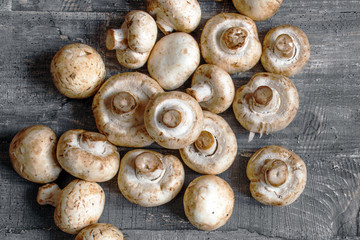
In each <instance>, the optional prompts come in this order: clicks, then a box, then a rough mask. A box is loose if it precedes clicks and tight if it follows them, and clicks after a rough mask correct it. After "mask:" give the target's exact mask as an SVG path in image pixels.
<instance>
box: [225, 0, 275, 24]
mask: <svg viewBox="0 0 360 240" xmlns="http://www.w3.org/2000/svg"><path fill="white" fill-rule="evenodd" d="M232 2H233V4H234V6H235V8H236V10H238V11H239V12H240V13H241V14H244V15H245V16H248V17H249V18H251V19H253V20H255V21H264V20H266V19H269V18H271V17H272V16H273V15H274V14H275V13H276V11H277V10H278V9H279V8H280V5H281V3H282V0H232Z"/></svg>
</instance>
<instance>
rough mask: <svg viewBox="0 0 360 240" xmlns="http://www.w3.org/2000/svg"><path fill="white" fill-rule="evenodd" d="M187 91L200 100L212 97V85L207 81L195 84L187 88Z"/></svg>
mask: <svg viewBox="0 0 360 240" xmlns="http://www.w3.org/2000/svg"><path fill="white" fill-rule="evenodd" d="M186 92H187V94H189V95H190V96H192V97H193V98H195V99H196V101H198V102H205V101H208V100H209V99H211V97H212V89H211V86H210V85H209V84H207V83H199V84H195V85H193V86H192V87H191V88H188V89H186Z"/></svg>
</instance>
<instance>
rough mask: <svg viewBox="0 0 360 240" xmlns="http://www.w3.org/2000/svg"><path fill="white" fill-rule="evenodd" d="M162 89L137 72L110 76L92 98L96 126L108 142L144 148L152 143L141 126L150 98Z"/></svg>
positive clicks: (150, 79)
mask: <svg viewBox="0 0 360 240" xmlns="http://www.w3.org/2000/svg"><path fill="white" fill-rule="evenodd" d="M162 92H164V90H163V89H162V88H161V87H160V86H159V84H158V83H157V82H156V81H155V80H154V79H152V78H150V77H148V76H147V75H145V74H142V73H138V72H127V73H120V74H117V75H114V76H112V77H110V78H109V79H108V80H107V81H106V82H105V83H104V84H103V86H102V87H101V88H100V90H99V91H98V93H97V94H96V95H95V97H94V100H93V105H92V108H93V113H94V117H95V121H96V125H97V128H98V129H99V131H100V132H101V133H103V134H104V135H105V136H106V137H107V139H108V141H109V142H111V143H113V144H115V145H117V146H123V147H145V146H148V145H150V144H151V143H153V140H152V138H151V137H150V136H149V134H148V133H147V131H146V129H145V126H144V110H145V106H146V104H147V103H148V101H149V99H150V98H152V97H154V96H155V95H157V94H158V93H162Z"/></svg>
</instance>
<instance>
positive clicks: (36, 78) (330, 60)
mask: <svg viewBox="0 0 360 240" xmlns="http://www.w3.org/2000/svg"><path fill="white" fill-rule="evenodd" d="M199 2H200V4H201V7H202V11H203V16H202V22H201V24H200V26H199V28H198V29H197V30H196V31H195V32H194V33H193V34H192V35H193V36H194V37H195V38H196V39H197V40H199V38H200V34H201V30H202V28H203V26H204V24H205V22H206V20H208V19H209V18H210V17H212V16H214V15H215V14H217V13H219V12H235V9H234V8H233V6H232V3H231V1H229V0H225V1H224V2H216V1H215V0H206V1H199ZM132 9H143V10H144V9H145V6H144V1H142V0H135V1H124V0H97V1H95V0H81V1H75V0H63V1H60V0H59V1H51V0H36V1H35V0H12V1H11V0H0V53H1V54H0V141H1V146H0V150H1V155H0V168H1V170H0V190H1V191H0V193H1V194H0V239H73V238H74V236H71V235H67V234H65V233H62V232H61V231H60V230H58V229H57V228H56V226H55V225H54V223H53V216H52V212H53V209H52V208H51V207H48V206H45V207H44V206H39V205H37V203H36V201H35V197H36V192H37V188H38V187H39V185H37V184H34V183H31V182H28V181H26V180H24V179H22V178H21V177H20V176H18V175H17V174H16V173H15V172H14V171H13V169H12V167H11V165H10V162H9V157H8V147H9V143H10V141H11V139H12V137H13V136H14V135H15V134H16V132H18V131H19V130H21V129H22V128H23V127H26V126H29V125H33V124H45V125H48V126H50V127H51V128H52V129H54V131H55V132H56V133H57V135H58V136H60V135H61V134H62V133H63V132H65V131H66V130H69V129H74V128H81V129H86V130H93V131H96V126H95V122H94V119H93V116H92V112H91V102H92V99H91V98H90V99H86V100H71V99H68V98H66V97H64V96H62V95H61V94H60V93H59V92H58V91H57V90H56V88H55V87H54V85H53V83H52V80H51V76H50V73H49V65H50V61H51V58H52V56H53V55H54V54H55V52H56V51H57V50H58V49H59V48H60V47H62V46H64V45H66V44H69V43H73V42H83V43H86V44H89V45H91V46H93V47H95V48H96V49H97V50H98V51H99V52H100V54H101V55H102V56H103V58H104V59H105V61H106V66H107V76H108V77H109V76H111V75H114V74H116V73H119V72H124V71H128V70H126V69H125V68H122V67H120V66H119V65H118V63H117V61H116V58H115V54H114V53H113V52H110V51H106V49H105V46H104V40H105V37H104V34H105V31H106V29H107V28H110V27H113V26H120V24H121V22H122V20H123V17H124V16H125V14H126V13H127V12H128V11H129V10H132ZM281 24H293V25H295V26H298V27H300V28H301V29H303V30H304V31H305V32H306V34H307V35H308V38H309V41H310V44H311V51H312V55H311V58H310V61H309V63H308V64H307V66H306V67H305V69H304V70H303V71H302V72H301V73H299V74H297V75H296V76H294V77H292V80H293V81H294V83H295V85H296V87H297V88H298V91H299V96H300V109H299V111H298V114H297V116H296V118H295V120H294V122H293V123H291V124H290V126H289V127H288V128H286V129H285V130H283V131H280V132H278V133H274V134H270V135H267V136H263V137H262V138H261V139H259V138H258V136H257V137H255V139H254V140H253V141H252V142H250V143H248V142H247V135H248V133H247V132H246V131H245V130H244V129H243V128H242V127H241V126H240V125H239V124H238V123H237V121H236V120H235V118H234V116H233V113H232V110H231V109H230V110H227V111H226V112H225V113H223V114H221V115H222V116H223V117H224V118H225V119H226V120H227V121H228V122H229V123H230V125H231V126H232V129H233V130H234V132H235V133H236V136H237V140H238V148H239V151H238V155H237V158H236V161H235V162H234V164H233V165H232V166H231V168H230V169H229V170H228V171H226V172H225V173H223V174H221V175H220V176H221V177H222V178H224V179H225V180H226V181H228V182H229V183H230V185H231V186H232V188H233V189H234V192H235V196H236V202H235V208H234V213H233V215H232V216H231V218H230V220H229V221H228V223H227V224H226V225H225V226H223V227H222V228H220V229H218V230H216V231H213V232H202V231H197V230H196V229H195V228H194V227H193V226H192V225H191V224H190V223H189V222H188V221H187V220H186V217H185V214H184V211H183V207H182V196H183V193H184V189H185V187H186V186H187V185H188V184H189V182H190V181H191V180H192V179H194V178H195V177H197V176H199V174H197V173H194V172H193V171H191V170H190V169H188V168H186V181H185V186H184V189H183V190H182V191H181V192H180V194H179V195H178V196H177V197H176V198H175V199H174V200H173V201H172V202H170V203H169V204H166V205H164V206H161V207H156V208H143V207H139V206H136V205H134V204H131V203H130V202H128V201H127V200H126V199H124V197H122V195H121V193H120V192H119V190H118V188H117V184H116V180H115V179H113V180H111V181H109V182H106V183H102V184H101V186H102V187H103V188H104V190H105V193H106V197H107V200H106V206H105V210H104V213H103V215H102V217H101V219H100V222H108V223H111V224H114V225H115V226H117V227H119V228H120V229H121V230H123V232H124V234H125V236H126V237H127V239H146V240H150V239H268V238H275V239H332V238H334V239H343V238H345V237H346V238H348V239H359V238H360V215H359V214H360V212H359V209H360V206H359V203H360V138H359V135H360V107H359V102H360V70H359V67H360V57H359V56H360V27H359V25H360V3H359V1H358V0H342V1H340V0H333V1H326V0H313V1H308V0H298V1H288V0H284V2H283V4H282V6H281V8H280V10H279V11H278V13H277V14H276V15H275V16H274V17H273V18H271V19H269V20H267V21H265V22H257V26H258V30H259V35H260V38H261V40H262V39H263V37H264V35H265V34H266V32H267V31H268V30H270V29H271V28H273V27H275V26H277V25H281ZM160 36H162V35H160V34H159V37H160ZM139 71H140V72H144V73H146V72H147V71H146V68H142V69H140V70H139ZM260 71H263V68H262V67H261V65H260V64H258V65H257V66H256V67H255V68H253V69H252V70H250V71H249V72H246V73H241V74H235V75H233V79H234V82H235V86H236V88H237V87H239V86H241V85H242V84H245V83H246V82H247V81H248V80H249V78H250V77H251V76H252V75H253V74H254V73H256V72H260ZM185 85H186V86H188V85H189V83H188V82H187V83H186V84H185ZM181 89H182V90H183V89H184V87H182V88H181ZM270 144H279V145H282V146H284V147H287V148H289V149H291V150H293V151H294V152H296V153H297V154H298V155H300V156H301V157H302V158H303V159H304V161H305V163H306V164H307V168H308V183H307V186H306V189H305V191H304V193H303V194H302V195H301V196H300V198H299V199H298V200H297V201H296V202H295V203H293V204H292V205H290V206H287V207H280V208H279V207H269V206H264V205H261V204H260V203H258V202H256V201H255V200H254V199H253V198H251V196H250V192H249V187H248V184H249V181H248V180H247V178H246V173H245V169H246V164H247V161H248V159H249V157H250V156H251V154H252V153H254V152H255V151H256V150H257V149H259V148H261V147H263V146H266V145H270ZM150 148H154V149H157V150H159V151H161V152H166V153H172V154H175V155H177V156H179V154H178V153H177V151H170V150H163V149H161V148H160V147H159V146H158V145H156V144H153V145H152V146H150ZM128 150H129V149H126V148H119V151H120V154H121V155H124V154H125V153H126V151H128ZM71 179H72V177H70V176H69V175H68V174H66V173H62V174H61V176H60V178H59V179H58V180H57V182H58V183H59V184H60V185H61V186H62V187H64V186H65V185H66V183H68V182H69V181H70V180H71Z"/></svg>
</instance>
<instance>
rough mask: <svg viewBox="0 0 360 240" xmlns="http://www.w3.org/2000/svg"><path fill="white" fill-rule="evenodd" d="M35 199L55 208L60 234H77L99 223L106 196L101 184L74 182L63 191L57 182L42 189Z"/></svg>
mask: <svg viewBox="0 0 360 240" xmlns="http://www.w3.org/2000/svg"><path fill="white" fill-rule="evenodd" d="M36 200H37V202H38V203H39V204H40V205H46V204H50V205H52V206H54V207H55V212H54V220H55V224H56V226H58V227H59V228H60V230H61V231H63V232H66V233H69V234H76V233H78V232H79V231H80V230H81V229H83V228H84V227H87V226H89V225H91V224H93V223H95V222H97V221H98V220H99V218H100V216H101V214H102V212H103V210H104V205H105V194H104V191H103V189H102V188H101V187H100V185H99V184H97V183H95V182H88V181H84V180H79V179H75V180H73V181H72V182H70V183H69V184H68V185H67V186H66V187H65V188H64V189H63V190H61V189H60V188H59V186H58V185H57V184H55V183H49V184H46V185H44V186H42V187H40V188H39V191H38V195H37V198H36Z"/></svg>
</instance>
